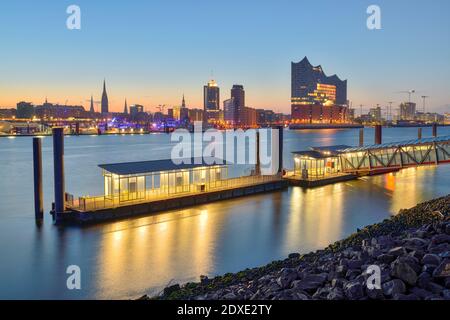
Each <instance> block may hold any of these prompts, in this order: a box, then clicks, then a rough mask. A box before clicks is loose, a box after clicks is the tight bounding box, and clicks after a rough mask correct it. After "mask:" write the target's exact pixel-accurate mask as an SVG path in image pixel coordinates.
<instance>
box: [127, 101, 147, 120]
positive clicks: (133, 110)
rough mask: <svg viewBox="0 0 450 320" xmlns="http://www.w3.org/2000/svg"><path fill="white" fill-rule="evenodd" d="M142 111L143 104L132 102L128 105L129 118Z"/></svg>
mask: <svg viewBox="0 0 450 320" xmlns="http://www.w3.org/2000/svg"><path fill="white" fill-rule="evenodd" d="M142 112H144V106H142V105H140V104H133V105H131V106H130V116H131V118H133V117H135V116H137V115H138V114H139V113H142Z"/></svg>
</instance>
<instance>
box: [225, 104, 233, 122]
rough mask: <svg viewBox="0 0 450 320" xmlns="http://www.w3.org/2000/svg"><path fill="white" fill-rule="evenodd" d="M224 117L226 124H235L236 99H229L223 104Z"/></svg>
mask: <svg viewBox="0 0 450 320" xmlns="http://www.w3.org/2000/svg"><path fill="white" fill-rule="evenodd" d="M223 117H224V120H225V122H226V123H228V124H234V99H233V98H231V99H227V100H225V101H224V102H223Z"/></svg>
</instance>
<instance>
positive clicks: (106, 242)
mask: <svg viewBox="0 0 450 320" xmlns="http://www.w3.org/2000/svg"><path fill="white" fill-rule="evenodd" d="M395 130H397V131H395ZM398 130H399V129H387V130H385V132H384V133H385V139H386V141H389V139H390V141H394V140H398V138H396V137H397V136H398ZM404 130H406V131H402V137H408V134H409V135H410V136H411V135H412V134H415V132H416V131H412V130H409V129H404ZM408 130H409V131H408ZM424 131H425V132H424V135H425V136H426V130H424ZM368 132H370V129H369V130H368ZM369 135H370V134H369V133H368V134H367V136H369ZM285 136H286V150H285V152H286V153H285V159H286V164H285V165H286V166H287V167H289V166H291V164H290V161H291V159H290V158H289V152H290V151H294V150H301V149H305V148H306V147H307V146H309V145H329V144H354V143H353V141H354V140H357V131H352V130H330V131H328V130H327V131H322V132H317V131H314V132H288V133H286V135H285ZM355 136H356V137H355ZM411 137H412V136H411ZM166 138H167V136H164V135H149V136H139V135H136V136H117V137H72V138H71V139H67V141H66V170H67V171H66V172H67V175H68V177H67V180H68V181H67V184H68V188H67V189H68V190H69V191H70V192H73V193H75V194H87V193H90V194H96V193H99V192H100V191H101V188H102V185H101V179H100V177H101V175H100V170H99V169H98V168H96V165H97V164H98V163H104V162H116V161H129V160H130V158H133V160H143V159H147V158H155V155H158V154H155V152H154V151H153V150H155V147H156V148H158V149H159V150H160V152H161V155H162V156H160V157H159V158H162V157H165V154H164V152H170V145H169V144H168V143H167V140H164V139H166ZM43 144H44V174H45V177H46V178H45V180H44V189H45V194H44V199H45V204H46V211H48V209H49V207H48V206H49V204H50V201H51V199H52V178H51V171H52V170H51V169H52V161H51V139H44V142H43ZM148 147H150V148H148ZM0 150H2V151H5V150H7V152H3V153H2V158H1V159H0V161H1V162H0V170H1V176H2V179H1V180H0V191H1V192H0V253H1V256H2V263H1V264H0V298H67V299H70V298H134V297H137V296H139V295H141V294H143V293H150V294H155V293H158V292H159V290H161V288H162V287H164V286H165V285H166V284H168V283H169V282H170V281H171V280H172V279H173V280H174V281H175V282H186V281H195V280H198V277H199V275H201V274H207V275H210V276H212V275H216V274H223V273H226V272H234V271H239V270H241V269H245V268H247V267H254V266H259V265H263V264H266V263H268V262H270V261H272V260H274V259H281V258H284V257H286V255H287V254H289V253H291V252H309V251H312V250H316V249H320V248H323V247H326V246H327V245H328V244H329V243H331V242H334V241H336V240H339V239H341V238H343V237H345V236H347V235H349V234H350V233H352V232H354V231H355V230H356V228H360V227H362V226H365V225H368V224H371V223H375V222H379V221H381V220H383V219H384V218H386V217H388V216H389V215H390V214H394V213H396V212H398V210H399V209H401V208H407V207H412V206H414V205H415V204H416V203H418V202H421V201H424V200H428V199H431V198H434V197H437V196H441V195H445V194H448V193H450V186H449V184H448V181H450V180H449V178H450V166H440V167H437V168H436V167H422V168H419V169H414V168H411V169H405V170H402V171H399V172H396V173H392V174H387V175H381V176H374V177H365V178H362V179H360V180H358V181H349V182H344V183H339V184H334V185H329V186H324V187H320V188H315V189H308V190H304V189H301V188H298V187H295V188H289V189H287V190H285V191H283V192H275V193H269V194H264V195H256V196H251V197H245V198H239V199H232V200H229V201H223V202H217V203H211V204H207V205H202V206H197V207H192V208H187V209H185V210H178V211H171V212H166V213H162V214H159V215H153V216H147V217H140V218H134V219H128V220H124V221H118V222H112V223H105V224H101V225H96V226H90V227H86V228H77V227H69V228H63V227H55V226H53V225H51V223H49V222H50V221H49V219H47V221H46V222H45V224H44V226H43V227H42V228H41V229H37V228H36V227H35V225H34V221H33V207H32V205H33V204H32V181H31V180H30V178H31V176H30V174H31V172H32V171H31V161H30V159H31V152H30V150H31V140H30V139H28V138H24V139H23V138H21V139H14V140H9V139H0ZM161 150H162V151H161ZM46 218H48V216H46ZM70 264H77V265H79V266H80V267H81V269H82V290H81V291H78V292H74V291H68V290H67V289H66V287H65V281H66V274H65V270H66V268H67V266H68V265H70Z"/></svg>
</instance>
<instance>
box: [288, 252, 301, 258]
mask: <svg viewBox="0 0 450 320" xmlns="http://www.w3.org/2000/svg"><path fill="white" fill-rule="evenodd" d="M288 258H289V259H298V258H300V253H297V252H294V253H291V254H289V256H288Z"/></svg>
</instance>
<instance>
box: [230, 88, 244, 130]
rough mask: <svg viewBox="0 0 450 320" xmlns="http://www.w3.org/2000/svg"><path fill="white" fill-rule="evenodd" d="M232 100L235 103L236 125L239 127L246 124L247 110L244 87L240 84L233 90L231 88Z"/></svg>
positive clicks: (234, 115) (234, 116)
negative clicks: (245, 112) (245, 115)
mask: <svg viewBox="0 0 450 320" xmlns="http://www.w3.org/2000/svg"><path fill="white" fill-rule="evenodd" d="M231 98H232V99H233V103H234V109H233V118H234V124H236V125H239V124H241V123H243V122H244V110H245V90H244V86H242V85H240V84H235V85H233V88H231Z"/></svg>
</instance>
